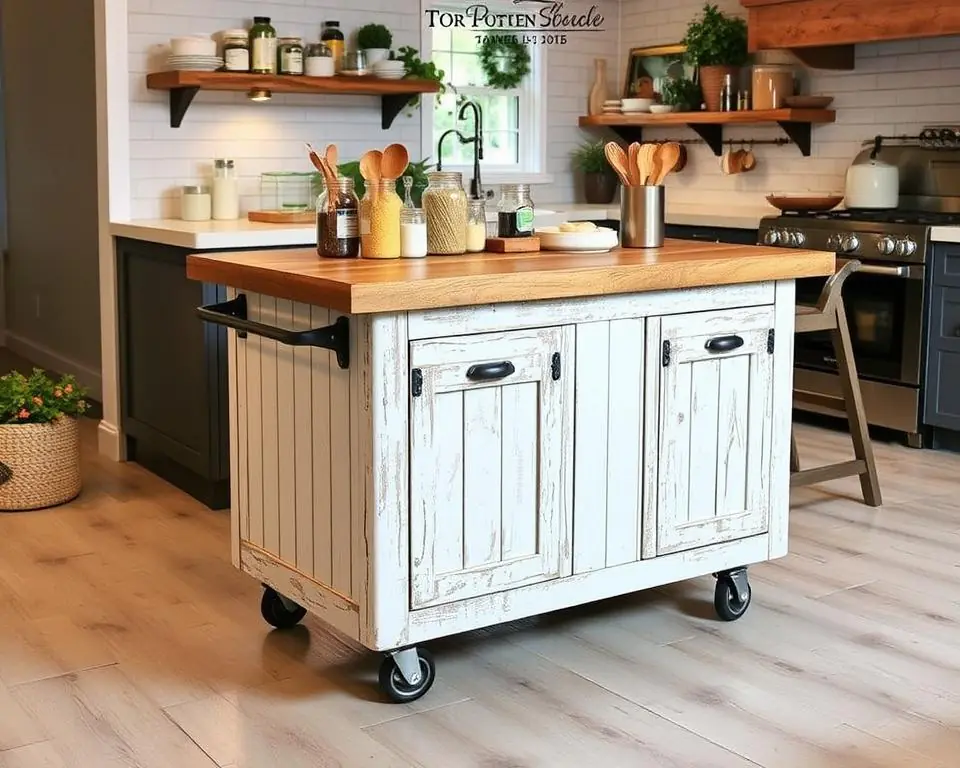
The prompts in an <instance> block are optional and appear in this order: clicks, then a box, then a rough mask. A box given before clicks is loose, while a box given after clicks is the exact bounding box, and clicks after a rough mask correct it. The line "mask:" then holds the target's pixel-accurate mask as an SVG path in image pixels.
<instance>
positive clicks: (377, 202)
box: [360, 179, 403, 259]
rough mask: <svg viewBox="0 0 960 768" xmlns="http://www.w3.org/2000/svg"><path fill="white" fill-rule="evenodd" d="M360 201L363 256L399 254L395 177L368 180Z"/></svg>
mask: <svg viewBox="0 0 960 768" xmlns="http://www.w3.org/2000/svg"><path fill="white" fill-rule="evenodd" d="M366 185H367V188H366V191H365V192H364V195H363V200H361V201H360V256H361V257H362V258H364V259H399V258H400V250H401V249H400V209H401V208H402V207H403V203H402V202H401V200H400V195H398V194H397V180H396V179H380V180H379V181H368V182H366Z"/></svg>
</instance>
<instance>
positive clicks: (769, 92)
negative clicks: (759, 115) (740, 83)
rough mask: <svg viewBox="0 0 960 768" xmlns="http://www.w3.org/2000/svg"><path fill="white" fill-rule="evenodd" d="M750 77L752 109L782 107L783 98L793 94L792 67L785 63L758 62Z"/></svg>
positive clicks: (783, 103) (783, 104)
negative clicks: (751, 80) (751, 81)
mask: <svg viewBox="0 0 960 768" xmlns="http://www.w3.org/2000/svg"><path fill="white" fill-rule="evenodd" d="M752 79H753V84H752V91H753V104H752V108H753V109H754V110H763V109H782V108H783V107H784V106H786V104H785V102H784V99H786V98H787V97H788V96H793V93H794V78H793V68H792V67H790V66H787V65H786V64H758V65H757V66H755V67H754V68H753V77H752Z"/></svg>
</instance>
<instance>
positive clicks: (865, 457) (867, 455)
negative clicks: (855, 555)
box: [830, 302, 883, 507]
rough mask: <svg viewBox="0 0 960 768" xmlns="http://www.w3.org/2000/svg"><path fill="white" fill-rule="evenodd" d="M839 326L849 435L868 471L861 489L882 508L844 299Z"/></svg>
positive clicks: (837, 350)
mask: <svg viewBox="0 0 960 768" xmlns="http://www.w3.org/2000/svg"><path fill="white" fill-rule="evenodd" d="M836 312H837V318H836V319H837V327H836V328H835V329H834V330H832V331H830V335H831V337H832V338H833V348H834V354H835V355H836V357H837V367H838V368H839V369H840V370H839V372H840V386H841V388H842V391H843V399H844V402H845V403H846V405H847V421H848V422H849V424H850V436H851V437H852V438H853V451H854V454H855V455H856V457H857V458H858V459H861V460H862V461H863V462H864V464H866V471H864V472H863V473H862V474H861V475H860V488H861V490H862V491H863V500H864V502H865V503H866V504H868V505H870V506H871V507H879V506H880V505H881V504H882V503H883V502H882V501H881V497H880V480H879V478H878V477H877V464H876V461H875V460H874V457H873V443H872V442H871V441H870V433H869V431H868V429H867V415H866V412H865V411H864V409H863V397H862V395H861V393H860V382H859V380H858V379H857V366H856V363H855V362H854V359H853V345H852V344H851V342H850V328H849V327H848V326H847V314H846V310H845V309H844V306H843V302H840V303H839V305H838V306H837V310H836Z"/></svg>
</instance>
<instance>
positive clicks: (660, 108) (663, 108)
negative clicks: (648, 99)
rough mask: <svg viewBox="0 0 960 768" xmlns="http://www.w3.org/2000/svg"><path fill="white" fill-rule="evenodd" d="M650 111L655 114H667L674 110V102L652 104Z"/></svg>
mask: <svg viewBox="0 0 960 768" xmlns="http://www.w3.org/2000/svg"><path fill="white" fill-rule="evenodd" d="M650 111H651V112H652V113H653V114H655V115H665V114H667V112H673V104H651V105H650Z"/></svg>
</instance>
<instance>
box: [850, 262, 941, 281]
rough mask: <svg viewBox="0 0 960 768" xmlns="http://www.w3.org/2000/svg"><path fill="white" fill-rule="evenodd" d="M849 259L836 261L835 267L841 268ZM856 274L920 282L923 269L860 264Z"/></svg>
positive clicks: (905, 266) (903, 265)
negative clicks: (861, 273)
mask: <svg viewBox="0 0 960 768" xmlns="http://www.w3.org/2000/svg"><path fill="white" fill-rule="evenodd" d="M848 261H849V259H837V266H838V267H842V266H843V265H844V264H846V263H847V262H848ZM857 272H863V273H864V274H867V275H883V276H885V277H900V278H903V279H904V280H922V279H923V267H915V266H909V265H906V264H900V265H897V266H895V267H884V266H881V265H879V264H861V265H860V269H858V270H857Z"/></svg>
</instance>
